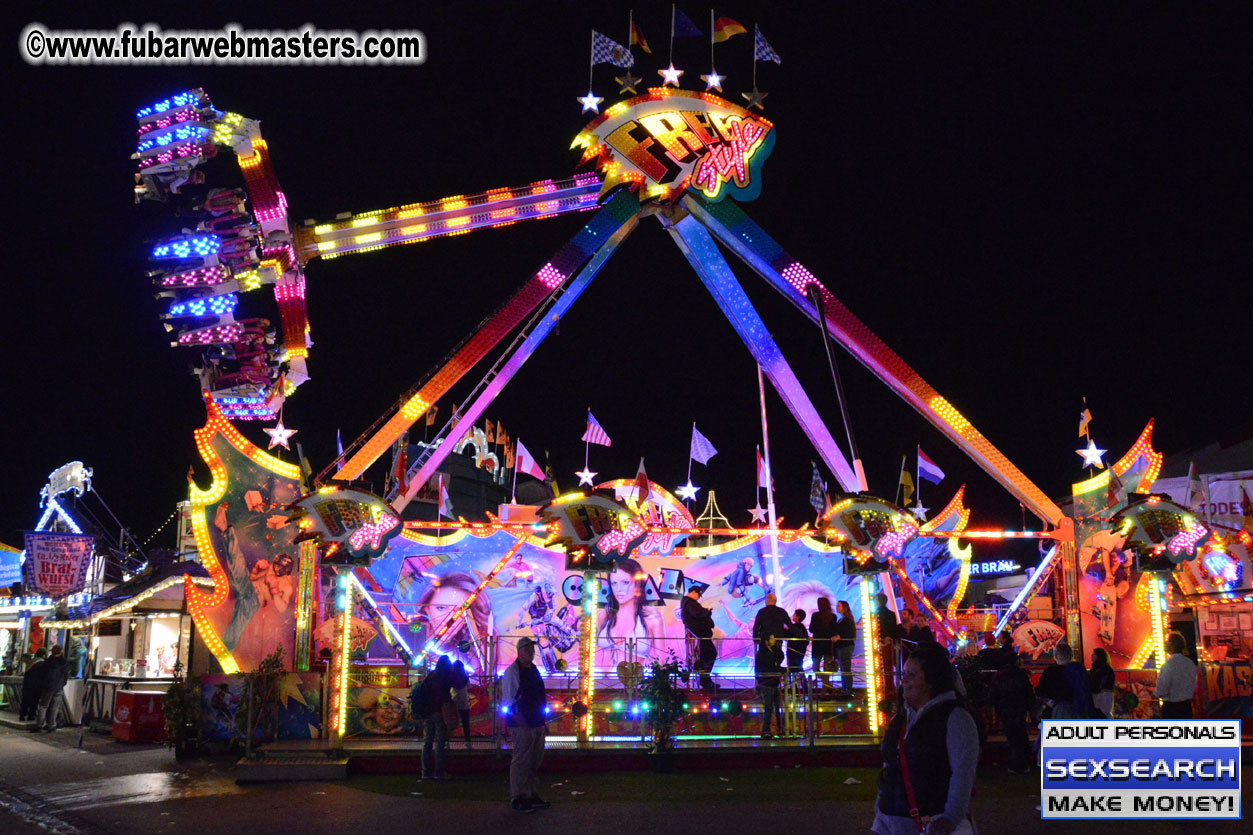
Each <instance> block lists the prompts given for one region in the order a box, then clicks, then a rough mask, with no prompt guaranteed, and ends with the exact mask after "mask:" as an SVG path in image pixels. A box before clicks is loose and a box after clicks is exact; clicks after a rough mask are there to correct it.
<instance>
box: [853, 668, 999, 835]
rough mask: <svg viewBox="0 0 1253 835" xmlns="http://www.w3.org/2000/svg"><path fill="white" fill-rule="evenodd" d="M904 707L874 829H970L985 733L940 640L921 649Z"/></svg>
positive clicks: (907, 673) (907, 832) (894, 729)
mask: <svg viewBox="0 0 1253 835" xmlns="http://www.w3.org/2000/svg"><path fill="white" fill-rule="evenodd" d="M901 691H902V694H903V696H904V700H905V705H904V709H903V710H902V711H901V712H899V713H897V714H896V716H895V717H893V719H892V722H891V724H889V725H888V729H887V733H886V734H884V737H883V745H882V748H881V750H882V752H883V770H882V771H881V772H880V773H879V794H878V800H877V802H876V803H875V818H874V823H873V825H872V826H871V830H872V831H873V832H875V833H876V835H916V833H924V835H949V833H952V832H957V833H970V832H972V831H973V827H972V825H971V823H970V820H969V811H970V793H971V790H972V789H973V788H974V782H975V766H976V765H977V764H978V761H979V731H978V729H977V728H976V726H975V720H974V718H973V717H972V716H971V715H970V712H969V711H967V710H966V708H965V707H963V706H962V705H961V704H960V702H959V701H958V698H957V694H956V693H955V692H954V691H953V665H952V664H951V663H950V662H949V659H948V653H947V652H945V651H944V648H943V647H941V646H940V645H939V644H924V645H922V646H919V647H918V648H916V649H915V650H914V652H913V654H911V655H910V657H909V661H907V662H906V663H905V668H904V671H903V673H902V676H901Z"/></svg>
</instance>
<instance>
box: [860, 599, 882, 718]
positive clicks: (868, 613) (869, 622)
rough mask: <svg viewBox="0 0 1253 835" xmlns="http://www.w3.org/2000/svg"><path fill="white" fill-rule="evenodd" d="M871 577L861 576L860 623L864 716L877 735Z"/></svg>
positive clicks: (876, 634) (876, 633) (875, 631)
mask: <svg viewBox="0 0 1253 835" xmlns="http://www.w3.org/2000/svg"><path fill="white" fill-rule="evenodd" d="M871 583H872V581H871V579H870V578H869V577H862V578H861V582H860V583H859V585H860V586H861V624H862V627H861V628H862V637H861V649H862V664H863V666H864V667H865V670H866V716H867V717H868V719H869V720H870V735H871V736H873V737H875V738H878V736H879V726H880V722H879V691H880V689H881V686H882V684H881V682H880V679H879V618H878V617H877V616H876V615H875V612H874V609H873V608H872V607H873V605H874V604H873V603H872V602H871V597H870V586H871Z"/></svg>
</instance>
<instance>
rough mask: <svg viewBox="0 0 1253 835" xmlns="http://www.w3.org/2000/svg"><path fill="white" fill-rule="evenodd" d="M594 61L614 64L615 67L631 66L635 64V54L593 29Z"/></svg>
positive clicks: (595, 62) (594, 62)
mask: <svg viewBox="0 0 1253 835" xmlns="http://www.w3.org/2000/svg"><path fill="white" fill-rule="evenodd" d="M592 63H593V64H613V65H614V66H615V67H630V66H633V65H634V64H635V56H634V55H632V54H631V50H629V49H627V48H626V47H625V46H623V45H622V44H620V43H618V42H617V41H615V40H613V39H612V38H606V37H605V36H604V35H602V34H601V33H600V32H597V31H595V30H593V31H592Z"/></svg>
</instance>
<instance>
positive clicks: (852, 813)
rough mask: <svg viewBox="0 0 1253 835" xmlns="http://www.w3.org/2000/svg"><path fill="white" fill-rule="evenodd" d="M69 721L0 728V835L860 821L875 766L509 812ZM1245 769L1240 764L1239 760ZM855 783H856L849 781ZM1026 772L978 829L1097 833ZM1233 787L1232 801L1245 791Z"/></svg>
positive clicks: (609, 785)
mask: <svg viewBox="0 0 1253 835" xmlns="http://www.w3.org/2000/svg"><path fill="white" fill-rule="evenodd" d="M77 739H78V733H77V731H70V730H62V731H58V732H57V733H55V734H38V735H36V734H29V733H24V732H17V731H3V730H0V833H6V835H7V834H8V833H13V835H27V833H31V834H32V835H33V833H43V834H44V835H47V833H49V832H51V833H57V834H58V835H78V834H79V833H84V834H85V835H94V834H95V833H118V835H121V833H127V835H129V834H130V833H156V834H157V835H159V833H162V832H172V833H179V835H193V834H194V833H201V832H204V833H230V835H246V833H252V832H266V833H282V832H299V833H301V835H316V834H317V833H323V832H325V833H337V835H342V833H346V832H348V833H353V832H363V831H370V832H382V833H386V832H402V831H404V832H408V831H413V830H414V829H415V827H423V828H425V827H427V826H429V827H432V829H431V835H435V834H436V833H444V832H457V833H458V835H468V833H475V832H492V833H495V835H501V834H502V833H503V832H504V831H508V832H510V833H513V832H518V833H529V832H537V833H539V832H542V833H552V832H554V831H556V832H570V833H580V832H593V831H594V832H597V833H618V832H622V833H641V832H643V833H648V835H654V833H669V832H737V833H742V832H845V831H847V832H866V831H868V830H869V826H870V821H871V819H872V818H873V808H872V797H873V791H874V771H873V769H864V768H862V769H856V768H846V769H839V768H794V769H789V768H786V767H781V768H776V769H770V770H734V771H727V772H726V773H724V774H719V773H716V772H697V773H675V774H670V775H654V774H650V773H641V772H621V773H604V774H583V775H580V774H577V773H566V774H550V775H545V780H544V783H545V785H546V787H547V789H546V791H547V796H548V799H550V800H552V801H553V807H552V808H551V809H549V810H547V811H544V812H537V813H535V814H532V815H518V814H515V813H513V812H511V811H509V809H508V807H507V805H506V803H505V802H504V795H505V793H506V792H505V784H506V780H505V776H504V771H503V767H504V766H503V762H502V771H501V774H500V775H476V776H473V777H463V778H461V779H453V780H450V781H448V782H441V783H429V782H428V783H423V782H419V781H418V780H416V779H415V778H413V777H408V776H397V777H386V776H384V777H357V778H352V779H350V780H348V781H347V782H343V783H292V784H280V785H254V786H239V785H237V784H236V783H235V781H234V773H233V766H234V761H233V760H231V759H209V760H199V761H195V762H193V763H190V764H184V763H176V762H175V761H174V759H173V756H172V755H171V754H170V752H168V751H167V750H165V749H164V748H159V747H154V746H138V747H136V746H129V745H122V744H120V743H116V742H113V741H112V740H109V739H104V738H101V737H94V736H92V735H88V736H87V742H86V746H85V747H84V748H83V749H81V750H80V749H78V748H76V747H75V743H76V742H77ZM1246 767H1247V766H1246ZM849 780H855V781H857V782H848V781H849ZM1037 786H1038V783H1037V780H1036V779H1035V778H1031V777H1015V776H1012V775H1007V774H1004V773H1003V772H1001V771H1000V770H999V769H995V768H993V769H988V770H986V772H981V774H980V777H979V780H978V783H977V787H976V789H977V795H976V800H975V814H976V818H977V819H978V821H979V824H980V829H981V831H982V832H984V833H1001V832H1010V833H1013V835H1028V833H1037V832H1038V833H1072V832H1073V833H1089V832H1090V833H1101V835H1109V830H1110V825H1111V822H1109V821H1060V822H1044V821H1041V820H1040V819H1039V813H1038V812H1037V811H1036V808H1035V806H1036V803H1037V797H1036V794H1037V793H1038V789H1037ZM1250 794H1251V791H1250V786H1249V785H1248V784H1246V785H1245V791H1244V799H1245V803H1246V804H1247V803H1248V801H1249V800H1250ZM1113 825H1114V826H1134V827H1135V835H1153V833H1184V832H1187V833H1189V834H1191V833H1193V832H1195V831H1197V827H1198V826H1201V827H1203V829H1204V831H1205V832H1206V833H1211V832H1213V833H1225V832H1233V833H1234V832H1247V831H1249V830H1248V828H1247V824H1243V825H1242V823H1240V822H1234V821H1230V822H1220V823H1217V824H1209V823H1201V822H1197V821H1181V822H1168V821H1150V822H1131V821H1126V822H1121V823H1113Z"/></svg>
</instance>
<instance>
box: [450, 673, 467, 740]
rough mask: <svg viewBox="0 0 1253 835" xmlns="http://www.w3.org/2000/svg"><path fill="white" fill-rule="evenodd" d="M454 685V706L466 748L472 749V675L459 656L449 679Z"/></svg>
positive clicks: (452, 685)
mask: <svg viewBox="0 0 1253 835" xmlns="http://www.w3.org/2000/svg"><path fill="white" fill-rule="evenodd" d="M448 683H449V686H451V687H452V702H453V707H455V708H456V709H457V716H458V717H459V718H460V719H461V732H462V734H463V735H464V736H465V743H466V750H467V751H469V750H470V676H469V674H468V673H466V665H465V663H464V662H463V661H462V660H461V659H460V658H458V659H457V660H456V661H454V662H453V665H452V673H451V674H450V676H449V680H448Z"/></svg>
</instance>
